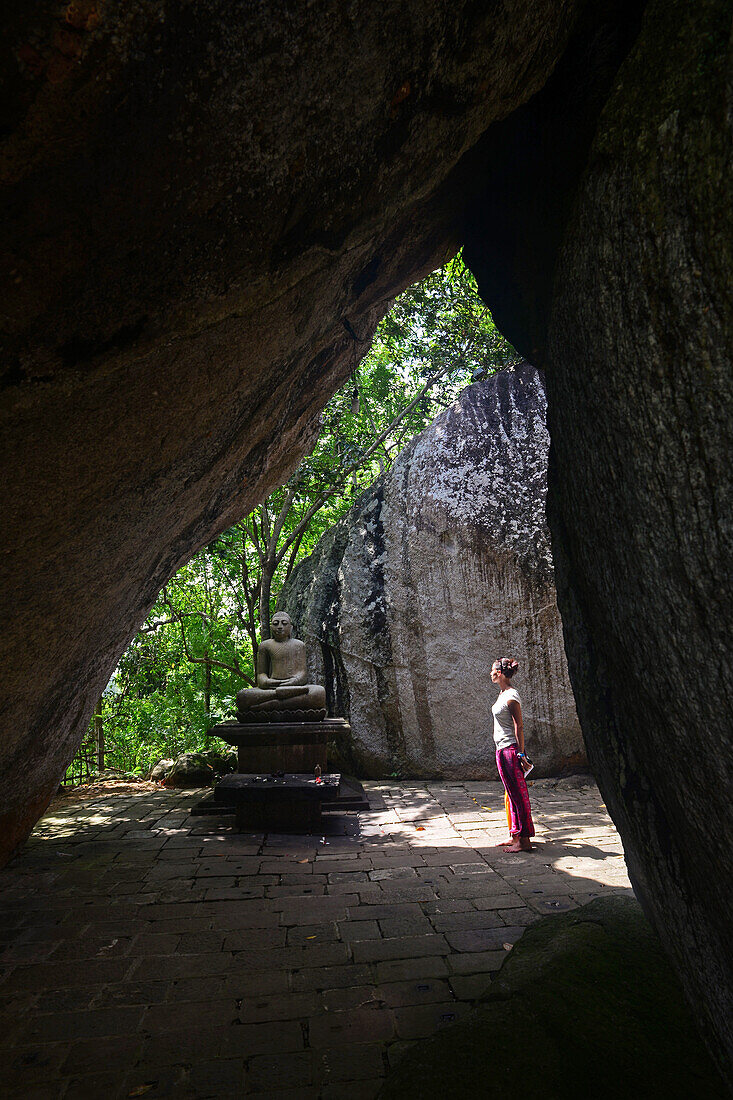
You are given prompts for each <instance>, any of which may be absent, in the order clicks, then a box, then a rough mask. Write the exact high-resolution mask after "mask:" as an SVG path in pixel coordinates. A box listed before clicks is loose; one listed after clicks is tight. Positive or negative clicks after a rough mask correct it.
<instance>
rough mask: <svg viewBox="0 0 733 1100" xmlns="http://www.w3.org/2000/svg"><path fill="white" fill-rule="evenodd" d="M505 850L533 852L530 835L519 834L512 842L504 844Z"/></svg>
mask: <svg viewBox="0 0 733 1100" xmlns="http://www.w3.org/2000/svg"><path fill="white" fill-rule="evenodd" d="M504 851H505V852H531V851H533V848H532V845H531V844H530V842H529V837H528V836H517V837H515V838H514V840H513V841H512V843H511V844H506V845H505V846H504Z"/></svg>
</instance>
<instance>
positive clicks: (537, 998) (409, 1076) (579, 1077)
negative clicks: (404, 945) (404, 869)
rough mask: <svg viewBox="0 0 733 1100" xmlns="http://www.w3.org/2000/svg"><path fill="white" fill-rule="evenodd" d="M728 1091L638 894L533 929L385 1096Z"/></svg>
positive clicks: (704, 1096)
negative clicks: (463, 1015)
mask: <svg viewBox="0 0 733 1100" xmlns="http://www.w3.org/2000/svg"><path fill="white" fill-rule="evenodd" d="M517 1089H521V1091H522V1093H524V1094H526V1095H529V1096H533V1095H534V1096H538V1097H542V1098H543V1100H551V1098H555V1097H557V1098H558V1100H559V1098H562V1100H575V1098H578V1100H580V1098H581V1097H582V1098H583V1100H587V1098H588V1097H594V1100H598V1098H599V1097H601V1098H606V1097H608V1098H609V1100H610V1098H611V1097H613V1098H614V1100H623V1098H624V1097H643V1096H649V1097H665V1098H667V1100H671V1098H674V1097H679V1098H680V1100H682V1098H683V1097H684V1098H685V1100H693V1098H694V1100H697V1098H699V1100H710V1098H711V1097H725V1096H727V1095H728V1093H727V1090H726V1088H725V1085H723V1083H722V1082H721V1080H720V1077H719V1076H718V1074H717V1072H716V1070H715V1068H714V1066H713V1064H712V1062H711V1059H710V1057H709V1055H708V1053H707V1051H706V1050H705V1048H704V1046H703V1043H702V1040H701V1039H700V1037H699V1035H698V1033H697V1031H696V1029H695V1025H694V1023H693V1021H692V1017H691V1015H690V1012H689V1009H688V1008H687V1005H686V1003H685V1002H684V1000H683V996H682V990H681V988H680V985H679V982H678V980H677V978H676V976H675V975H674V974H673V972H672V970H671V968H670V966H669V963H668V961H667V959H666V956H665V955H664V954H663V952H662V949H661V946H660V944H659V941H658V939H657V937H656V935H655V934H654V932H653V931H652V929H651V927H650V926H649V924H648V923H647V921H646V919H645V917H644V916H643V914H642V911H641V908H640V906H639V905H638V903H637V902H636V901H634V900H633V899H631V898H622V897H612V898H599V899H598V900H596V901H592V902H591V903H590V904H588V905H585V906H583V907H582V908H581V909H579V910H575V911H573V912H571V913H566V914H563V915H559V916H556V917H555V916H553V917H548V918H547V919H546V920H543V921H541V922H539V923H538V924H536V925H534V926H532V927H531V928H528V929H527V931H526V932H525V934H524V936H523V937H522V939H521V940H520V942H519V943H518V944H517V946H516V947H515V948H514V950H513V951H512V952H511V954H510V955H509V956H508V957H507V960H506V962H505V964H504V966H503V967H502V969H501V971H500V972H499V973H498V974H497V976H496V978H495V980H494V982H493V983H492V985H491V987H490V989H489V992H488V994H487V996H486V998H485V999H484V1001H483V1002H482V1003H481V1004H480V1005H479V1006H478V1007H477V1008H476V1011H475V1012H473V1013H472V1014H471V1015H470V1016H469V1017H468V1018H467V1019H465V1020H462V1021H461V1022H460V1023H457V1024H454V1025H452V1026H450V1027H448V1028H446V1029H445V1030H443V1031H440V1032H439V1033H438V1034H437V1035H435V1036H434V1037H432V1038H431V1039H428V1040H425V1041H424V1042H422V1043H419V1044H418V1045H416V1046H415V1047H413V1048H412V1049H411V1050H410V1051H409V1052H408V1053H407V1054H406V1055H405V1056H404V1058H403V1059H402V1060H401V1061H400V1062H399V1063H398V1065H397V1066H396V1067H395V1069H394V1070H393V1071H392V1073H391V1074H390V1076H389V1077H388V1078H387V1081H386V1082H385V1085H384V1088H383V1090H382V1092H381V1093H380V1097H381V1100H391V1098H395V1100H397V1098H398V1097H399V1098H400V1100H406V1098H409V1097H415V1098H417V1097H419V1098H420V1100H429V1098H431V1097H434V1098H435V1100H451V1098H452V1097H456V1098H457V1097H466V1098H469V1097H481V1098H482V1100H490V1098H492V1097H497V1098H499V1097H501V1098H502V1100H505V1098H506V1097H507V1096H510V1095H512V1094H514V1093H515V1092H516V1090H517Z"/></svg>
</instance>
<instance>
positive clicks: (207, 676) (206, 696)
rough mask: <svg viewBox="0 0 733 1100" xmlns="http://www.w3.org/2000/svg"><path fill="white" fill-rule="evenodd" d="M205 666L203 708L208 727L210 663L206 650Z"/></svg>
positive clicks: (209, 713)
mask: <svg viewBox="0 0 733 1100" xmlns="http://www.w3.org/2000/svg"><path fill="white" fill-rule="evenodd" d="M205 656H206V664H205V665H204V708H205V710H206V722H207V725H208V722H209V718H210V716H211V662H210V661H209V659H208V658H209V651H208V649H207V650H206V654H205Z"/></svg>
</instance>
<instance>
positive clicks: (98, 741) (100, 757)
mask: <svg viewBox="0 0 733 1100" xmlns="http://www.w3.org/2000/svg"><path fill="white" fill-rule="evenodd" d="M94 744H95V747H96V752H97V771H99V772H103V771H104V751H105V750H104V726H103V725H102V696H101V695H100V697H99V699H98V700H97V705H96V707H95V708H94Z"/></svg>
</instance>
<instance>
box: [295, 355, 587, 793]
mask: <svg viewBox="0 0 733 1100" xmlns="http://www.w3.org/2000/svg"><path fill="white" fill-rule="evenodd" d="M545 414H546V399H545V390H544V381H543V379H542V376H541V374H540V372H539V371H537V370H536V369H535V368H534V367H531V366H529V365H527V364H525V365H522V366H520V367H518V368H516V369H512V370H507V371H502V372H501V373H499V374H496V375H494V376H493V377H491V378H490V379H489V380H488V381H486V382H479V383H476V384H475V385H473V386H470V387H469V388H468V389H466V390H464V392H463V393H462V394H461V395H460V398H459V399H458V400H457V401H456V402H455V404H454V405H453V406H452V407H451V408H450V409H449V410H447V411H446V412H445V413H443V414H441V415H440V416H439V417H438V418H437V419H436V420H435V421H434V423H433V424H432V425H431V426H430V427H429V428H427V429H426V430H425V431H424V432H422V433H421V435H419V436H418V437H417V438H416V439H415V440H413V442H412V443H411V444H410V446H409V447H407V448H406V449H405V451H403V453H402V454H401V455H400V457H399V458H398V460H397V462H396V463H395V465H394V467H393V469H392V470H391V471H390V472H389V473H388V474H386V475H384V476H383V477H382V478H380V479H379V480H378V481H377V482H376V484H375V485H374V486H373V487H372V488H371V489H369V490H368V491H367V492H366V493H365V494H364V495H363V496H362V497H361V499H360V500H359V502H358V504H356V505H355V507H354V508H352V509H351V511H350V512H349V513H348V515H347V516H345V517H344V518H343V519H342V520H341V521H340V522H339V523H338V524H336V525H335V527H334V528H332V529H331V530H330V531H329V532H327V534H326V535H325V536H324V537H323V538H322V539H321V541H320V542H319V544H318V546H317V547H316V549H315V551H314V552H313V554H312V555H311V556H310V557H309V558H308V559H306V560H305V561H303V562H301V564H300V565H299V566H298V568H297V569H296V571H295V572H294V574H293V576H292V577H291V580H290V583H289V585H288V587H287V589H286V590H285V592H284V593H283V595H282V596H281V603H282V606H283V607H285V608H286V610H287V611H288V612H289V613H290V615H291V617H292V619H293V622H294V624H295V629H296V633H299V636H300V637H304V638H306V640H307V641H308V643H309V644H308V650H309V659H310V662H311V671H312V674H313V676H314V677H315V678H317V679H318V680H319V681H320V682H322V683H325V684H326V685H327V691H328V694H329V705H330V707H331V713H335V714H339V715H342V714H343V715H344V716H346V717H348V718H349V721H350V723H351V727H352V734H353V742H352V744H351V745H350V746H348V747H345V749H344V751H343V766H345V767H350V768H352V769H354V770H356V771H357V773H358V774H361V775H389V774H391V773H394V772H398V773H400V774H402V775H405V774H407V775H414V776H437V775H440V776H448V777H451V778H470V779H473V778H481V777H484V776H487V775H494V774H495V771H496V764H495V761H494V750H493V740H492V737H491V722H490V715H489V714H488V709H489V707H490V705H491V703H493V701H494V699H495V698H496V694H497V692H496V689H495V688H494V687H493V685H492V684H491V681H490V677H489V669H490V668H491V663H492V660H494V658H495V657H497V656H503V655H504V654H507V653H510V654H512V655H514V656H516V657H517V659H518V660H519V662H520V673H519V674H518V675H517V679H516V681H515V683H516V686H517V688H518V689H519V691H520V693H521V695H522V700H523V704H524V716H525V728H526V743H527V747H528V751H529V752H530V754H531V756H532V758H533V760H534V762H535V765H536V768H537V774H538V775H548V774H557V773H559V772H562V771H565V770H572V769H574V768H578V767H582V766H583V765H584V764H585V762H586V761H585V750H584V747H583V742H582V737H581V733H580V727H579V724H578V719H577V715H576V712H575V703H574V700H573V694H572V690H571V688H570V683H569V680H568V673H567V666H566V662H565V653H564V649H563V638H562V626H561V623H560V615H559V612H558V610H557V602H556V599H555V588H554V580H553V570H552V558H551V554H550V547H549V535H548V531H547V526H546V523H545V516H544V506H545V494H546V488H547V452H548V447H549V437H548V433H547V428H546V425H545Z"/></svg>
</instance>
